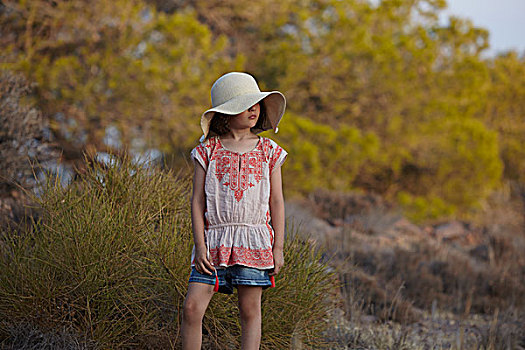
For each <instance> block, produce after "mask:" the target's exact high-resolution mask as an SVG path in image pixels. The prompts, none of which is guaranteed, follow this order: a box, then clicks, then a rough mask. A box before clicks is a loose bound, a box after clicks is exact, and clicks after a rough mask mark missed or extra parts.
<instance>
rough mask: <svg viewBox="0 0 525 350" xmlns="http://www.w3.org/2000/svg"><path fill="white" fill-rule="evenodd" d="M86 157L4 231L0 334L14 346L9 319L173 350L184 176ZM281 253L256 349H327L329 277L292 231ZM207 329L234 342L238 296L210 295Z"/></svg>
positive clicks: (182, 268)
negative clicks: (25, 223)
mask: <svg viewBox="0 0 525 350" xmlns="http://www.w3.org/2000/svg"><path fill="white" fill-rule="evenodd" d="M115 159H116V158H115ZM85 161H86V164H87V165H88V166H87V168H86V169H87V170H86V171H85V172H84V173H83V174H82V175H80V176H79V177H78V178H77V179H76V180H75V181H74V182H72V183H71V184H70V185H69V186H68V187H66V188H62V187H61V186H60V182H59V181H58V179H57V178H56V177H52V176H50V177H48V180H47V182H46V183H45V184H44V185H43V189H42V191H41V195H40V196H39V197H36V196H33V200H34V202H35V205H36V207H37V208H38V212H39V214H38V216H35V217H32V218H30V220H31V222H30V223H31V225H29V229H27V230H19V229H18V228H17V227H12V228H10V229H6V230H3V231H2V232H1V233H0V320H2V321H0V332H1V333H0V336H1V341H2V342H3V344H4V345H5V346H8V345H9V344H12V343H13V339H14V338H16V334H13V329H15V330H16V329H27V326H25V325H29V327H34V328H35V329H38V330H39V331H40V332H43V333H45V334H50V333H53V332H55V333H58V332H59V330H61V331H62V330H64V329H67V330H68V334H70V335H69V336H72V337H74V338H75V339H77V340H78V341H79V342H80V343H83V344H91V345H90V347H94V348H101V349H106V348H112V349H117V348H141V349H147V348H151V349H171V348H179V347H180V335H179V325H180V319H181V307H182V302H183V299H184V296H185V293H186V289H187V281H188V277H189V272H190V268H189V259H190V254H191V246H192V237H191V223H190V215H189V193H190V189H191V183H190V180H189V177H188V176H186V175H184V174H175V173H174V172H173V171H164V170H160V169H158V168H155V167H151V166H150V167H143V166H141V165H137V164H136V163H134V162H133V161H132V159H131V157H130V156H128V155H126V154H124V155H123V156H122V157H121V158H120V159H119V160H116V161H115V162H113V163H112V164H111V165H109V166H104V165H101V164H99V163H97V162H95V161H93V158H92V157H89V156H87V155H86V156H85ZM285 259H286V266H285V268H284V269H283V271H282V274H280V276H278V278H276V283H277V287H276V288H275V289H269V290H267V291H265V292H264V293H263V341H262V346H261V347H262V349H276V348H286V347H289V346H290V344H291V342H292V341H297V339H300V342H301V343H302V344H303V345H304V346H306V347H310V348H320V347H323V346H324V345H327V344H323V341H322V337H321V335H322V333H323V331H324V329H325V328H326V327H327V323H326V321H325V320H326V318H327V317H326V315H327V314H328V312H329V310H330V307H331V306H330V303H329V300H328V299H327V295H328V294H329V291H330V290H333V289H334V279H333V276H332V275H331V274H330V273H328V272H327V270H326V266H325V265H323V264H322V263H320V259H319V255H318V254H316V253H313V248H312V247H311V246H310V245H309V244H307V243H304V242H302V241H301V240H300V239H298V238H297V235H294V234H293V232H288V238H287V239H286V242H285ZM17 325H24V326H20V327H18V326H17ZM203 327H204V329H205V330H204V333H205V339H204V344H205V345H206V347H208V348H213V349H229V348H232V347H238V345H239V335H240V325H239V321H238V310H237V303H236V295H232V296H226V295H216V296H215V297H214V298H213V300H212V302H211V304H210V308H209V309H208V312H207V313H206V316H205V319H204V326H203Z"/></svg>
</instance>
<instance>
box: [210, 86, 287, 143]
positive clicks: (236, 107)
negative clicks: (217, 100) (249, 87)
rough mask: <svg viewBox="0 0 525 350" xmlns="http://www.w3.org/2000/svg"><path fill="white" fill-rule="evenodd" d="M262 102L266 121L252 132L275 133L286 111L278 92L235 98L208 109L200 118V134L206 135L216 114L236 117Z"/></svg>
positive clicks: (283, 99)
mask: <svg viewBox="0 0 525 350" xmlns="http://www.w3.org/2000/svg"><path fill="white" fill-rule="evenodd" d="M262 100H264V106H265V107H266V116H267V119H266V121H265V123H264V125H263V126H262V128H261V129H258V130H254V132H256V133H259V132H262V131H264V130H269V129H273V130H274V131H275V130H276V129H277V126H278V125H279V122H280V121H281V118H282V117H283V115H284V110H285V109H286V99H285V97H284V95H283V94H282V93H280V92H279V91H270V92H260V93H256V94H246V95H241V96H237V97H234V98H232V99H231V100H229V101H226V102H225V103H223V104H221V105H218V106H216V107H213V108H211V109H208V110H207V111H206V112H204V113H203V114H202V116H201V128H202V132H203V133H204V135H205V136H207V135H208V132H209V130H210V123H211V120H212V118H213V116H214V115H215V113H216V112H219V113H224V114H229V115H236V114H239V113H242V112H244V111H245V110H247V109H248V108H250V107H251V106H253V105H255V104H257V103H259V102H261V101H262Z"/></svg>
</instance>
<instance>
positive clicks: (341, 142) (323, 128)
mask: <svg viewBox="0 0 525 350" xmlns="http://www.w3.org/2000/svg"><path fill="white" fill-rule="evenodd" d="M278 139H279V142H280V143H281V144H282V145H283V147H284V148H285V149H287V150H288V151H291V153H292V155H291V156H290V157H289V160H288V161H287V162H288V163H287V164H286V168H285V169H286V170H285V171H284V182H285V186H284V187H285V190H286V191H287V192H288V193H301V192H302V193H307V192H309V191H312V190H315V189H317V188H328V189H337V190H341V191H345V190H350V189H351V188H352V182H353V181H354V179H355V177H356V176H357V173H358V172H359V170H360V168H361V167H362V166H363V163H364V161H365V160H366V159H370V158H374V157H375V155H376V153H377V150H378V146H379V140H378V138H377V137H376V136H375V135H374V134H372V133H368V134H365V135H363V133H362V132H361V131H359V130H358V129H356V128H352V127H348V126H343V127H341V128H339V129H337V130H336V129H333V128H332V127H330V126H328V125H325V124H321V123H316V122H314V121H312V120H310V119H308V118H303V117H299V116H294V115H292V114H291V113H288V115H287V120H286V122H285V123H283V126H282V127H281V128H280V133H279V134H278Z"/></svg>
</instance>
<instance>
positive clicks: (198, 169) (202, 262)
mask: <svg viewBox="0 0 525 350" xmlns="http://www.w3.org/2000/svg"><path fill="white" fill-rule="evenodd" d="M205 178H206V172H205V170H204V168H203V167H202V166H201V165H200V164H198V163H197V162H195V172H194V174H193V194H192V197H191V226H192V230H193V242H194V243H195V268H196V269H197V271H198V272H200V273H207V274H209V275H211V274H212V271H213V270H214V268H213V265H212V264H211V262H210V261H209V260H208V256H207V249H206V244H205V242H204V210H205V208H206V198H205V194H204V180H205Z"/></svg>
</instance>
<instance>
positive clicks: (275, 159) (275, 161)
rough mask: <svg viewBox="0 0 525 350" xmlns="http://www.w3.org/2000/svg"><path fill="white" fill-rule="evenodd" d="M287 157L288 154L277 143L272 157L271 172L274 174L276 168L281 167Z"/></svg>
mask: <svg viewBox="0 0 525 350" xmlns="http://www.w3.org/2000/svg"><path fill="white" fill-rule="evenodd" d="M287 155H288V152H286V151H285V150H284V148H282V147H281V146H279V145H278V144H276V143H275V144H274V147H273V152H272V153H271V157H270V172H272V171H273V169H274V168H278V167H280V166H281V165H282V164H283V163H284V161H285V160H286V156H287Z"/></svg>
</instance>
